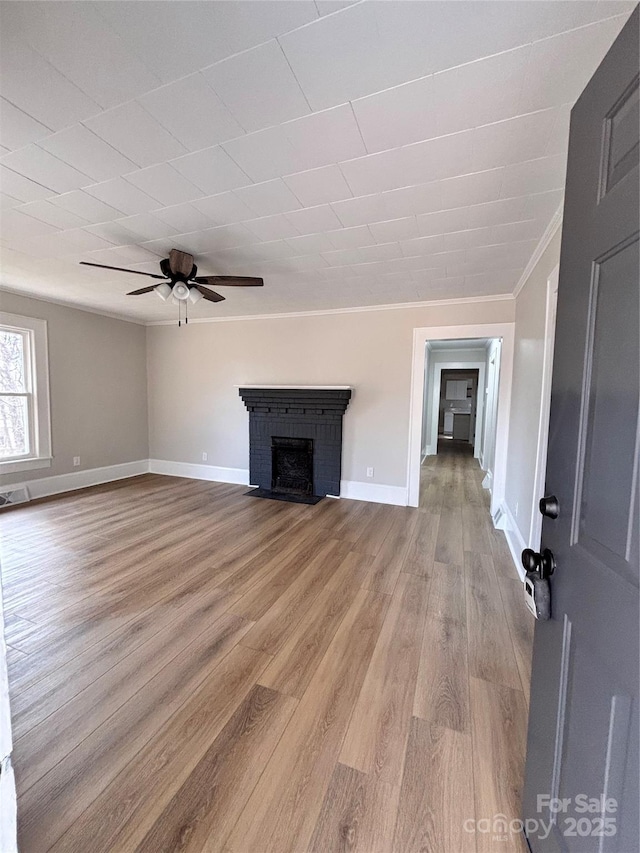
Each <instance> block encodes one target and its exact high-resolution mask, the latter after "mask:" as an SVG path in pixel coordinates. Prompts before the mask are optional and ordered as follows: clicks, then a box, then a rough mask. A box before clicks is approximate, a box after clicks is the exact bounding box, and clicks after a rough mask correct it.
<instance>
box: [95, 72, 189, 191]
mask: <svg viewBox="0 0 640 853" xmlns="http://www.w3.org/2000/svg"><path fill="white" fill-rule="evenodd" d="M153 91H155V89H154V90H153ZM145 94H148V93H146V92H145ZM138 97H140V96H138ZM130 103H135V104H136V105H137V106H139V107H140V109H141V110H142V111H143V112H144V113H146V114H147V116H148V117H149V118H150V119H151V121H152V122H155V123H156V124H159V125H160V127H161V128H162V129H163V130H164V131H165V132H166V133H168V134H169V136H170V137H171V138H172V139H173V141H174V142H176V143H177V144H178V145H179V146H180V147H181V148H182V149H184V150H183V153H182V154H179V155H178V157H185V156H186V155H187V154H191V153H192V152H191V151H189V149H188V148H187V146H186V145H183V144H182V142H180V140H179V139H178V137H177V136H175V135H174V134H173V133H172V132H171V130H169V128H167V127H165V126H164V125H163V124H162V122H160V121H158V119H157V118H156V117H155V116H154V115H152V114H151V113H150V112H149V110H148V109H147V108H146V107H145V105H144V104H141V103H140V101H139V100H138V99H137V98H132V99H131V100H129V101H125V103H124V104H118V106H117V107H111V108H110V109H108V110H104V111H103V112H105V113H107V112H111V110H112V109H113V110H119V109H120V108H121V107H122V106H126V105H127V104H130ZM94 118H95V116H94ZM84 121H85V120H83V122H82V123H83V124H84ZM86 121H89V119H86ZM85 127H86V125H85ZM87 130H91V128H87ZM98 136H100V134H98ZM100 139H102V137H101V136H100ZM104 141H105V142H106V141H107V140H106V139H105V140H104ZM112 147H114V146H112ZM116 151H119V153H120V154H122V156H123V157H124V158H125V159H126V160H131V157H129V156H128V155H127V154H125V153H124V152H122V151H120V150H119V149H116ZM178 157H173V158H172V159H173V160H177V159H178ZM131 162H133V163H134V164H135V165H136V166H137V167H138V168H139V169H150V168H152V167H153V166H160V165H162V163H167V162H169V161H168V160H159V161H158V162H157V163H151V164H147V165H146V166H143V165H141V164H140V163H136V162H135V160H132V161H131ZM124 174H131V173H130V172H125V173H124ZM124 174H122V175H120V177H124Z"/></svg>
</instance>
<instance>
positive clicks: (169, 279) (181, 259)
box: [80, 249, 264, 325]
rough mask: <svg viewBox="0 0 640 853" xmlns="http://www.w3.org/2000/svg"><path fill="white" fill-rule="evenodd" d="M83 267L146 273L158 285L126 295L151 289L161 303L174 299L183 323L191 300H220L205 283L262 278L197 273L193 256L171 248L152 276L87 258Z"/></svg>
mask: <svg viewBox="0 0 640 853" xmlns="http://www.w3.org/2000/svg"><path fill="white" fill-rule="evenodd" d="M80 263H81V264H84V265H85V266H87V267H101V268H102V269H105V270H118V272H128V273H132V274H133V275H146V276H148V277H149V278H157V279H161V283H160V284H152V285H150V286H149V287H141V288H140V289H139V290H131V291H130V292H129V293H127V296H140V295H141V294H143V293H151V291H152V290H153V291H155V292H156V293H157V294H158V296H159V297H160V298H161V299H162V300H164V301H165V302H166V301H167V300H168V299H171V301H172V302H176V303H177V304H178V307H180V305H182V304H184V306H185V323H188V322H189V320H188V318H187V313H186V309H187V306H188V304H189V302H191V303H192V304H193V305H195V303H196V302H199V301H200V300H201V299H207V300H208V301H209V302H222V301H223V300H224V298H225V297H224V296H222V295H221V294H220V293H216V291H215V290H210V289H209V287H206V286H205V285H212V284H214V285H216V287H262V286H263V285H264V281H263V280H262V279H261V278H253V277H251V276H237V275H202V276H199V275H198V268H197V266H196V265H195V264H194V262H193V255H189V254H188V253H187V252H181V251H179V250H178V249H172V250H171V251H170V252H169V257H168V258H163V259H162V260H161V261H160V271H161V272H162V275H156V274H155V273H152V272H141V271H140V270H129V269H125V268H124V267H111V266H108V265H107V264H92V263H90V262H89V261H80ZM180 324H181V316H180V312H178V325H180Z"/></svg>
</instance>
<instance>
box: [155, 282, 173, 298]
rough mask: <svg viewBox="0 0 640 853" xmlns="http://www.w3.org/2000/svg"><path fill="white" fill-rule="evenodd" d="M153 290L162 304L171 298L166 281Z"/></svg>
mask: <svg viewBox="0 0 640 853" xmlns="http://www.w3.org/2000/svg"><path fill="white" fill-rule="evenodd" d="M153 289H154V290H155V292H156V293H157V294H158V296H159V297H160V299H162V301H163V302H166V301H167V299H168V298H169V297H170V296H171V285H170V284H168V282H166V281H163V282H162V284H157V285H156V286H155V287H154V288H153Z"/></svg>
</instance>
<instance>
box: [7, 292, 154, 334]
mask: <svg viewBox="0 0 640 853" xmlns="http://www.w3.org/2000/svg"><path fill="white" fill-rule="evenodd" d="M0 293H10V294H12V295H13V296H20V297H21V298H22V299H34V300H35V301H36V302H48V303H50V304H51V305H60V307H61V308H72V309H73V310H74V311H85V312H86V313H87V314H98V315H99V316H100V317H108V318H109V319H110V320H124V322H125V323H133V324H134V325H136V326H148V325H149V323H147V322H145V321H144V320H141V319H140V318H139V317H132V316H131V315H130V314H114V313H113V312H112V311H100V310H99V309H98V308H91V307H90V306H87V305H79V304H78V303H77V302H68V301H65V300H64V299H51V298H50V297H44V296H40V295H39V294H31V293H29V292H27V291H26V290H16V288H14V287H6V286H5V285H4V284H3V285H0Z"/></svg>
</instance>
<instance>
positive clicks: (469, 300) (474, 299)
mask: <svg viewBox="0 0 640 853" xmlns="http://www.w3.org/2000/svg"><path fill="white" fill-rule="evenodd" d="M514 298H515V297H514V295H513V294H512V293H497V294H493V295H491V296H468V297H466V296H463V297H460V298H458V299H433V300H431V301H428V302H394V303H392V304H390V305H360V306H356V307H353V308H324V309H321V310H317V311H287V312H284V313H280V314H246V315H242V314H240V315H237V316H234V317H194V318H192V317H190V318H189V325H191V324H192V323H234V322H238V321H242V320H286V319H288V318H291V317H324V316H327V315H329V316H330V315H333V314H360V313H363V312H370V311H400V310H402V309H407V308H409V309H415V308H433V307H435V306H438V305H465V304H473V303H479V302H510V301H512V300H513V299H514ZM145 325H147V326H175V325H176V321H175V320H149V321H147V323H146V324H145Z"/></svg>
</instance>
